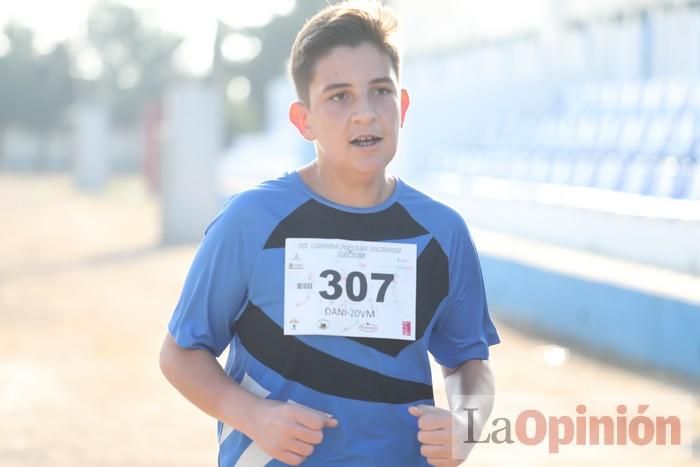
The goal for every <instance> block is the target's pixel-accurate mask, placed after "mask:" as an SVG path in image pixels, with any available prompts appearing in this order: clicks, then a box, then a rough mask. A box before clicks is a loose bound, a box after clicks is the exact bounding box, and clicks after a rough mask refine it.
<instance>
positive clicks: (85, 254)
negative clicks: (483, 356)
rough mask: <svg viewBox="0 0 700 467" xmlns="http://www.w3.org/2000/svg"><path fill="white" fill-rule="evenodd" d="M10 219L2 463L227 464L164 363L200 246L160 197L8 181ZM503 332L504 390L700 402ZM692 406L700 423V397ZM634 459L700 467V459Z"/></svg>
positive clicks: (2, 280)
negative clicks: (168, 333) (165, 210)
mask: <svg viewBox="0 0 700 467" xmlns="http://www.w3.org/2000/svg"><path fill="white" fill-rule="evenodd" d="M0 219H1V223H0V225H1V227H0V466H2V467H30V466H31V467H34V466H66V467H79V466H114V467H117V466H119V467H121V466H212V465H215V464H216V453H217V442H216V432H215V423H214V421H213V420H211V419H210V418H209V417H208V416H206V415H204V414H202V413H200V412H198V411H197V409H195V408H194V407H193V406H191V405H190V404H189V403H188V402H187V401H185V400H184V399H183V398H182V397H181V396H180V395H179V394H177V392H176V391H175V390H174V389H172V388H171V387H170V386H169V385H168V384H167V383H166V382H165V380H164V378H163V377H162V375H161V373H160V370H159V369H158V351H159V347H160V343H161V340H162V337H163V335H164V333H165V329H166V323H167V321H168V319H169V317H170V313H171V311H172V308H173V306H174V305H175V303H176V300H177V298H178V295H179V291H180V287H181V285H182V281H183V279H184V276H185V274H186V271H187V268H188V266H189V263H190V260H191V258H192V255H193V252H194V248H195V245H185V246H180V247H168V248H163V247H160V246H159V239H160V233H159V211H158V205H157V201H156V199H155V198H154V197H153V196H151V195H150V194H148V193H147V192H146V190H145V188H144V186H143V185H142V183H141V182H140V180H139V179H138V178H136V177H124V178H118V179H115V180H114V181H113V182H112V183H111V184H110V185H109V187H108V188H107V189H106V190H105V191H104V192H102V193H81V192H78V191H76V190H75V189H74V187H73V185H72V182H71V180H70V178H68V177H66V176H61V175H50V176H18V175H7V174H5V175H3V174H0ZM499 331H500V333H501V338H502V341H503V344H501V345H499V346H496V347H495V348H494V349H493V361H494V366H495V371H496V375H497V384H498V392H499V394H524V393H526V394H538V395H539V396H542V397H545V398H553V397H557V395H560V394H590V393H591V392H592V391H597V392H599V393H603V394H608V395H610V394H622V395H624V394H630V393H654V394H662V393H679V392H683V393H687V394H694V391H693V390H692V389H689V388H688V387H687V386H680V385H673V384H671V383H664V382H663V381H662V379H663V378H660V377H658V376H656V377H655V378H651V377H648V376H647V377H645V376H643V375H641V374H640V373H639V372H633V371H631V370H626V369H623V368H620V367H618V366H614V365H611V364H607V363H603V362H600V361H598V360H592V359H589V358H586V357H585V356H582V355H580V354H578V353H577V352H574V351H570V352H568V353H567V352H566V350H565V349H561V348H557V347H551V346H550V345H549V344H550V343H548V342H545V341H543V340H538V339H535V338H533V337H530V336H528V335H525V334H523V333H521V332H519V331H518V330H517V329H514V328H511V327H506V326H504V325H502V324H499ZM439 389H441V388H438V390H439ZM695 395H697V394H695ZM441 401H444V399H441ZM690 412H691V413H692V415H691V418H694V421H695V426H696V427H698V429H700V405H699V404H698V399H697V397H696V399H695V402H694V403H693V405H692V406H691V407H690ZM698 429H696V432H697V431H698ZM694 436H696V437H697V433H696V434H695V435H694ZM480 448H481V447H477V451H475V456H474V459H473V462H470V463H468V465H532V466H537V465H601V466H603V465H610V466H616V465H619V464H620V462H618V461H606V460H605V459H601V457H602V456H600V455H599V456H597V458H595V459H594V460H593V461H587V462H585V463H577V462H576V461H575V460H571V459H570V458H569V459H568V460H564V461H562V460H560V459H559V458H557V457H556V456H554V457H551V458H547V459H543V458H541V457H540V458H538V457H534V458H532V459H527V458H521V459H518V462H508V463H503V462H498V463H494V462H489V460H488V459H484V458H483V457H484V456H483V455H482V456H478V455H477V453H478V449H480ZM590 449H594V448H590ZM484 452H486V451H484ZM631 465H632V464H631ZM634 465H659V466H669V465H674V466H679V467H690V466H700V458H696V459H695V460H690V459H688V460H685V461H683V460H668V461H664V460H658V459H657V460H654V461H650V463H646V464H643V463H642V462H639V461H635V462H634Z"/></svg>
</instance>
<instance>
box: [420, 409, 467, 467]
mask: <svg viewBox="0 0 700 467" xmlns="http://www.w3.org/2000/svg"><path fill="white" fill-rule="evenodd" d="M408 412H409V413H410V414H411V415H413V416H414V417H417V418H418V442H419V443H420V453H421V455H422V456H423V457H425V459H426V460H427V461H428V463H429V464H430V465H434V466H450V467H452V466H457V465H460V464H461V463H462V462H464V459H465V458H466V456H467V454H468V451H469V450H470V449H469V447H467V446H462V448H461V449H458V450H453V448H454V447H456V446H460V444H461V443H462V439H464V438H463V437H462V435H463V434H464V433H466V432H467V431H466V429H467V426H466V423H465V421H464V420H463V419H462V418H460V417H457V415H455V414H454V413H453V412H450V411H449V410H445V409H441V408H438V407H433V406H432V405H419V406H412V407H409V408H408ZM455 428H456V429H455Z"/></svg>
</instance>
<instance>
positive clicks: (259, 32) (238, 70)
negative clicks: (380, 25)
mask: <svg viewBox="0 0 700 467" xmlns="http://www.w3.org/2000/svg"><path fill="white" fill-rule="evenodd" d="M329 3H331V4H332V3H338V0H334V1H329V0H305V1H297V2H296V4H295V7H294V9H293V10H292V12H291V13H290V14H288V15H286V16H277V17H275V18H274V19H273V20H272V21H271V22H270V23H268V24H267V25H265V26H263V27H260V28H247V29H240V30H236V29H233V28H230V27H228V26H226V25H225V24H224V23H220V26H219V28H220V30H219V33H218V34H217V44H216V50H215V57H216V58H215V62H214V63H215V64H218V66H217V67H215V69H214V70H213V75H214V77H215V79H216V80H217V81H218V82H219V83H220V85H221V87H222V89H224V88H225V83H227V82H228V81H229V80H230V79H232V78H233V77H235V76H240V75H243V76H246V77H247V78H248V80H249V81H250V83H251V89H250V96H249V98H248V103H247V106H248V107H249V108H250V109H252V111H253V112H252V114H253V115H255V116H257V117H258V120H257V122H255V124H254V125H253V128H256V129H260V128H261V127H262V124H263V122H264V121H265V119H266V117H267V116H266V115H265V110H266V108H265V97H266V95H265V93H266V88H267V85H268V83H269V82H270V81H271V80H272V79H274V78H276V77H278V76H279V75H280V74H283V73H285V71H286V70H285V69H284V66H285V63H286V62H287V59H288V58H289V52H290V51H291V47H292V43H293V42H294V38H295V37H296V34H297V32H298V31H299V29H301V27H302V26H303V24H304V21H306V19H308V18H309V17H310V16H312V15H314V14H315V13H316V12H318V11H319V10H320V9H322V8H323V7H325V6H327V5H328V4H329ZM233 32H235V33H239V34H244V35H249V36H252V37H256V38H258V39H259V40H260V42H261V44H262V47H261V49H260V53H259V54H258V55H257V56H256V57H255V58H254V59H252V60H251V61H249V62H246V63H236V62H228V61H226V60H225V59H224V58H223V57H222V56H221V49H220V44H221V42H222V41H223V39H224V37H225V36H226V35H227V34H230V33H233ZM235 130H237V128H233V131H235Z"/></svg>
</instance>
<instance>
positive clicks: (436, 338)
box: [428, 218, 500, 368]
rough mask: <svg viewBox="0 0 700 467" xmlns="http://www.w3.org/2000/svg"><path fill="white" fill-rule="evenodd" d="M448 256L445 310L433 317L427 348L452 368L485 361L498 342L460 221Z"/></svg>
mask: <svg viewBox="0 0 700 467" xmlns="http://www.w3.org/2000/svg"><path fill="white" fill-rule="evenodd" d="M448 256H449V265H450V266H449V274H450V276H449V277H450V279H449V280H450V288H449V295H448V299H447V303H446V309H445V310H444V311H443V312H442V313H441V314H440V315H439V316H438V318H437V321H436V323H435V326H434V328H433V331H432V333H431V335H430V340H429V343H428V346H429V350H430V353H432V354H433V356H434V357H435V360H437V362H438V363H440V364H441V365H443V366H445V367H448V368H456V367H458V366H459V365H461V364H462V363H464V362H465V361H467V360H486V359H488V358H489V346H490V345H495V344H498V343H499V342H500V339H499V337H498V333H497V332H496V327H495V326H494V325H493V322H492V321H491V317H490V316H489V311H488V305H487V303H486V291H485V289H484V280H483V277H482V274H481V266H480V264H479V258H478V256H477V253H476V249H475V248H474V244H473V242H472V240H471V237H470V236H469V232H468V230H467V226H466V225H465V224H464V221H462V220H461V218H460V222H459V225H458V227H457V228H456V229H455V232H454V233H453V237H452V242H451V248H450V253H449V255H448Z"/></svg>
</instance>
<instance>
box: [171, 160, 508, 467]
mask: <svg viewBox="0 0 700 467" xmlns="http://www.w3.org/2000/svg"><path fill="white" fill-rule="evenodd" d="M287 238H326V239H331V238H332V239H345V240H362V241H374V242H382V241H387V242H404V243H413V244H415V245H416V246H417V255H418V258H417V268H416V321H415V336H416V339H415V341H408V340H396V339H377V338H363V337H338V336H315V335H304V336H289V335H284V333H283V321H284V320H283V312H284V296H283V295H284V290H283V285H284V271H285V267H284V266H285V264H284V246H285V240H286V239H287ZM169 331H170V333H171V334H172V335H173V337H174V338H175V341H176V342H177V343H178V345H180V346H181V347H183V348H189V349H194V348H197V349H206V350H208V351H210V352H211V353H212V354H214V355H216V356H219V355H220V354H221V353H222V352H223V351H224V350H225V349H226V347H227V346H229V345H230V346H231V349H230V352H229V357H228V361H227V363H226V367H225V370H226V373H227V374H228V375H229V376H230V377H231V378H233V379H235V380H236V381H237V382H238V383H240V384H241V385H242V386H243V387H245V388H246V389H248V390H249V391H251V392H253V393H255V394H258V395H259V396H261V397H267V398H270V399H274V400H281V401H293V402H296V403H299V404H303V405H305V406H308V407H312V408H314V409H317V410H320V411H323V412H327V413H329V414H332V415H333V416H334V417H335V418H337V419H338V421H339V425H338V426H337V427H335V428H329V429H325V430H324V439H323V442H322V443H321V444H319V445H317V446H316V447H315V450H314V453H313V454H312V455H311V456H310V457H308V458H307V460H306V461H305V463H304V465H309V466H328V465H343V466H372V465H377V466H382V467H385V466H386V465H402V466H414V465H420V466H423V465H427V464H426V462H425V459H424V458H423V457H422V456H421V455H420V451H419V450H420V446H419V443H418V441H417V439H416V436H417V430H418V428H417V421H416V418H415V417H413V416H411V415H410V414H409V413H408V410H407V408H408V407H409V406H410V405H414V404H434V401H433V390H432V385H431V372H430V364H429V360H428V352H430V353H431V354H432V355H433V356H434V357H435V359H436V360H437V361H438V362H439V363H440V364H442V365H444V366H446V367H452V368H454V367H457V366H459V365H460V364H461V363H463V362H465V361H467V360H472V359H487V358H488V356H489V348H488V347H489V345H492V344H496V343H498V342H499V339H498V335H497V333H496V329H495V327H494V325H493V323H492V322H491V319H490V317H489V313H488V309H487V305H486V299H485V294H484V284H483V280H482V275H481V269H480V266H479V260H478V257H477V254H476V251H475V249H474V245H473V243H472V240H471V238H470V236H469V233H468V231H467V227H466V225H465V223H464V221H463V220H462V218H461V217H460V216H459V214H457V213H456V212H455V211H454V210H452V209H451V208H449V207H447V206H445V205H443V204H441V203H439V202H437V201H435V200H433V199H431V198H430V197H428V196H426V195H425V194H423V193H421V192H419V191H417V190H415V189H413V188H411V187H410V186H408V185H407V184H405V183H404V182H403V181H401V180H398V181H397V184H396V188H395V190H394V192H393V194H392V195H391V196H390V197H389V198H388V199H387V200H386V201H384V202H383V203H381V204H379V205H377V206H373V207H370V208H354V207H348V206H343V205H339V204H336V203H333V202H332V201H329V200H327V199H325V198H322V197H321V196H319V195H318V194H316V193H315V192H313V191H312V190H311V189H310V188H309V187H308V186H307V185H306V184H305V183H304V182H303V180H302V179H301V177H300V176H299V174H298V173H297V172H292V173H289V174H286V175H284V176H283V177H281V178H278V179H276V180H271V181H268V182H265V183H262V184H261V185H259V186H257V187H256V188H253V189H251V190H248V191H245V192H242V193H240V194H238V195H236V196H233V197H232V198H231V199H230V200H229V202H228V203H227V204H226V206H225V207H224V209H223V210H222V211H221V213H220V214H219V215H218V216H217V217H216V218H215V219H214V220H213V221H212V223H211V224H210V225H209V227H208V228H207V230H206V233H205V235H204V239H203V240H202V242H201V244H200V246H199V248H198V250H197V253H196V255H195V258H194V262H193V264H192V266H191V269H190V271H189V274H188V276H187V279H186V281H185V285H184V287H183V291H182V295H181V297H180V300H179V302H178V304H177V306H176V308H175V311H174V314H173V317H172V319H171V321H170V324H169ZM218 430H219V443H220V449H219V465H220V466H226V467H229V466H232V465H236V463H237V462H239V465H270V466H274V465H282V464H281V463H280V462H278V461H275V460H273V459H271V458H270V457H268V456H267V455H266V454H265V453H264V452H263V451H262V450H261V449H260V448H259V447H258V446H257V445H256V444H255V443H252V442H251V440H250V439H249V438H248V437H247V436H245V435H243V434H242V433H240V432H238V431H235V430H232V429H231V428H230V427H228V426H225V425H223V424H222V423H219V426H218Z"/></svg>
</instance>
